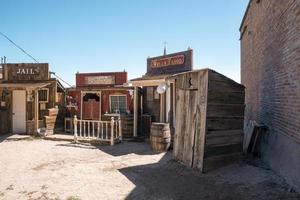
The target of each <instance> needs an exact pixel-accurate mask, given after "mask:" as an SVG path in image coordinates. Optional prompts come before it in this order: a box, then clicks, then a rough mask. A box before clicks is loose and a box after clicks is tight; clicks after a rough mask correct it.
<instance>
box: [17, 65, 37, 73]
mask: <svg viewBox="0 0 300 200" xmlns="http://www.w3.org/2000/svg"><path fill="white" fill-rule="evenodd" d="M15 73H16V74H17V75H37V74H40V70H39V69H38V68H37V67H27V68H24V67H17V68H16V70H15Z"/></svg>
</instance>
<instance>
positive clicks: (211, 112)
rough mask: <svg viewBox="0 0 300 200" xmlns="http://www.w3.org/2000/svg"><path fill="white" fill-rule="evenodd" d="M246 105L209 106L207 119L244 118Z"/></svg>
mask: <svg viewBox="0 0 300 200" xmlns="http://www.w3.org/2000/svg"><path fill="white" fill-rule="evenodd" d="M244 109H245V106H244V105H238V104H237V105H228V104H227V105H226V104H225V105H224V104H208V105H207V115H206V116H207V117H243V116H244Z"/></svg>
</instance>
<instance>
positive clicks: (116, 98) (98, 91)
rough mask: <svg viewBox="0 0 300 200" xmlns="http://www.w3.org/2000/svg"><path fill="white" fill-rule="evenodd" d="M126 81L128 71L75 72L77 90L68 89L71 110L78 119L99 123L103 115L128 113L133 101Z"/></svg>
mask: <svg viewBox="0 0 300 200" xmlns="http://www.w3.org/2000/svg"><path fill="white" fill-rule="evenodd" d="M126 82H127V72H105V73H77V74H76V88H70V89H69V90H68V104H69V107H74V108H75V110H76V114H77V116H78V117H79V118H81V119H89V120H102V119H103V118H105V116H113V115H115V114H130V113H132V112H133V98H132V95H130V90H131V89H130V88H128V87H123V84H124V83H126Z"/></svg>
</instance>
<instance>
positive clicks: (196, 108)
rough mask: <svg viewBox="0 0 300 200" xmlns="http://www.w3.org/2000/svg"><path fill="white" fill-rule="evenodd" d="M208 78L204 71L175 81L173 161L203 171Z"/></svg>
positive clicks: (180, 77)
mask: <svg viewBox="0 0 300 200" xmlns="http://www.w3.org/2000/svg"><path fill="white" fill-rule="evenodd" d="M207 79H208V76H207V72H206V71H200V72H198V73H192V72H191V73H186V74H183V75H179V76H178V77H177V78H176V83H175V84H176V100H175V102H176V113H175V115H176V117H175V118H176V125H175V126H176V127H175V137H174V150H173V156H174V159H176V160H178V161H180V162H182V163H183V164H184V165H186V166H190V167H192V168H196V169H199V170H201V171H203V156H204V144H205V132H206V107H207V106H206V105H207V90H208V81H207Z"/></svg>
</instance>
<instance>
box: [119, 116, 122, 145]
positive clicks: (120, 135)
mask: <svg viewBox="0 0 300 200" xmlns="http://www.w3.org/2000/svg"><path fill="white" fill-rule="evenodd" d="M118 124H119V138H120V141H122V123H121V117H119V119H118Z"/></svg>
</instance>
